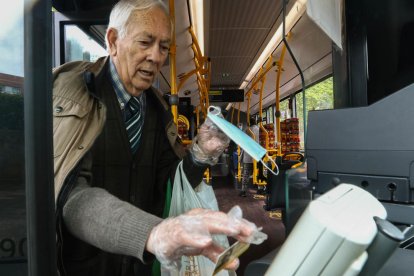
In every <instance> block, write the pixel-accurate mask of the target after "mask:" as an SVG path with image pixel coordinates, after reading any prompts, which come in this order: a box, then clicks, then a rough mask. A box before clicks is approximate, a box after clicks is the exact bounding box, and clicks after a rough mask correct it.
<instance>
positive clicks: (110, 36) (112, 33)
mask: <svg viewBox="0 0 414 276" xmlns="http://www.w3.org/2000/svg"><path fill="white" fill-rule="evenodd" d="M117 39H118V32H117V30H115V29H114V28H109V29H108V31H107V32H106V40H107V41H108V52H109V55H111V56H116V53H117V45H116V40H117Z"/></svg>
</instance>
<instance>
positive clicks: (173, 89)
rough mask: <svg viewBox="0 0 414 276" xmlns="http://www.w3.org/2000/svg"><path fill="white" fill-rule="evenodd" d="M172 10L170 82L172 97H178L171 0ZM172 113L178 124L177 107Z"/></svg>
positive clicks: (172, 14) (171, 15)
mask: <svg viewBox="0 0 414 276" xmlns="http://www.w3.org/2000/svg"><path fill="white" fill-rule="evenodd" d="M169 8H170V18H171V24H172V34H171V45H170V80H171V96H175V95H177V92H178V91H177V86H176V83H177V81H176V62H175V59H176V51H177V46H176V44H175V43H176V41H175V7H174V0H170V2H169ZM171 112H172V114H173V118H174V122H175V124H177V123H178V121H177V120H178V108H177V105H172V106H171Z"/></svg>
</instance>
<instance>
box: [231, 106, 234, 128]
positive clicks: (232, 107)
mask: <svg viewBox="0 0 414 276" xmlns="http://www.w3.org/2000/svg"><path fill="white" fill-rule="evenodd" d="M233 115H234V104H232V105H231V121H230V122H231V123H233Z"/></svg>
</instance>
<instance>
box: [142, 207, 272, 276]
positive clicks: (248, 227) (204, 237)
mask: <svg viewBox="0 0 414 276" xmlns="http://www.w3.org/2000/svg"><path fill="white" fill-rule="evenodd" d="M214 234H222V235H227V236H231V237H234V238H236V239H238V240H241V241H244V242H248V243H256V244H259V243H262V242H263V241H264V240H265V239H266V238H267V235H266V234H264V233H262V232H260V229H258V228H257V227H256V225H255V224H254V223H251V222H249V221H247V220H245V219H243V218H241V209H240V207H238V206H236V207H233V209H232V210H230V212H229V213H228V214H225V213H223V212H218V211H212V210H207V209H193V210H191V211H189V212H187V213H185V214H183V215H180V216H177V217H175V218H168V219H166V220H164V221H163V222H161V223H160V224H159V225H157V226H156V227H155V228H154V229H153V230H152V231H151V233H150V236H149V238H148V241H147V251H149V252H151V253H153V254H154V255H155V256H156V257H157V259H158V260H159V261H160V263H161V264H162V265H163V266H164V267H166V268H167V269H172V268H176V267H179V262H180V258H181V256H196V255H203V256H206V257H207V258H209V259H210V260H211V261H213V262H216V261H217V257H218V256H219V255H220V253H222V252H223V251H224V248H222V247H221V246H219V245H217V244H215V243H214V242H213V239H212V235H214ZM238 265H239V260H238V259H236V260H235V261H233V262H232V263H230V264H229V265H227V266H226V269H231V270H235V269H237V267H238Z"/></svg>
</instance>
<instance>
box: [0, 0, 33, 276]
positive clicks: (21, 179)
mask: <svg viewBox="0 0 414 276" xmlns="http://www.w3.org/2000/svg"><path fill="white" fill-rule="evenodd" d="M23 5H24V1H23V0H18V1H11V2H10V3H9V4H8V5H6V6H4V7H2V11H1V16H0V25H1V26H2V28H1V30H0V275H27V266H26V263H27V249H26V248H27V240H26V208H25V206H26V196H25V167H24V164H25V160H24V159H25V158H24V157H25V152H24V119H23V117H24V116H23V115H24V108H23V107H24V104H23V95H24V91H23V77H24V65H23V64H24V60H23V59H24V58H23V56H24V25H23V23H24V20H23V10H24V9H23Z"/></svg>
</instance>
